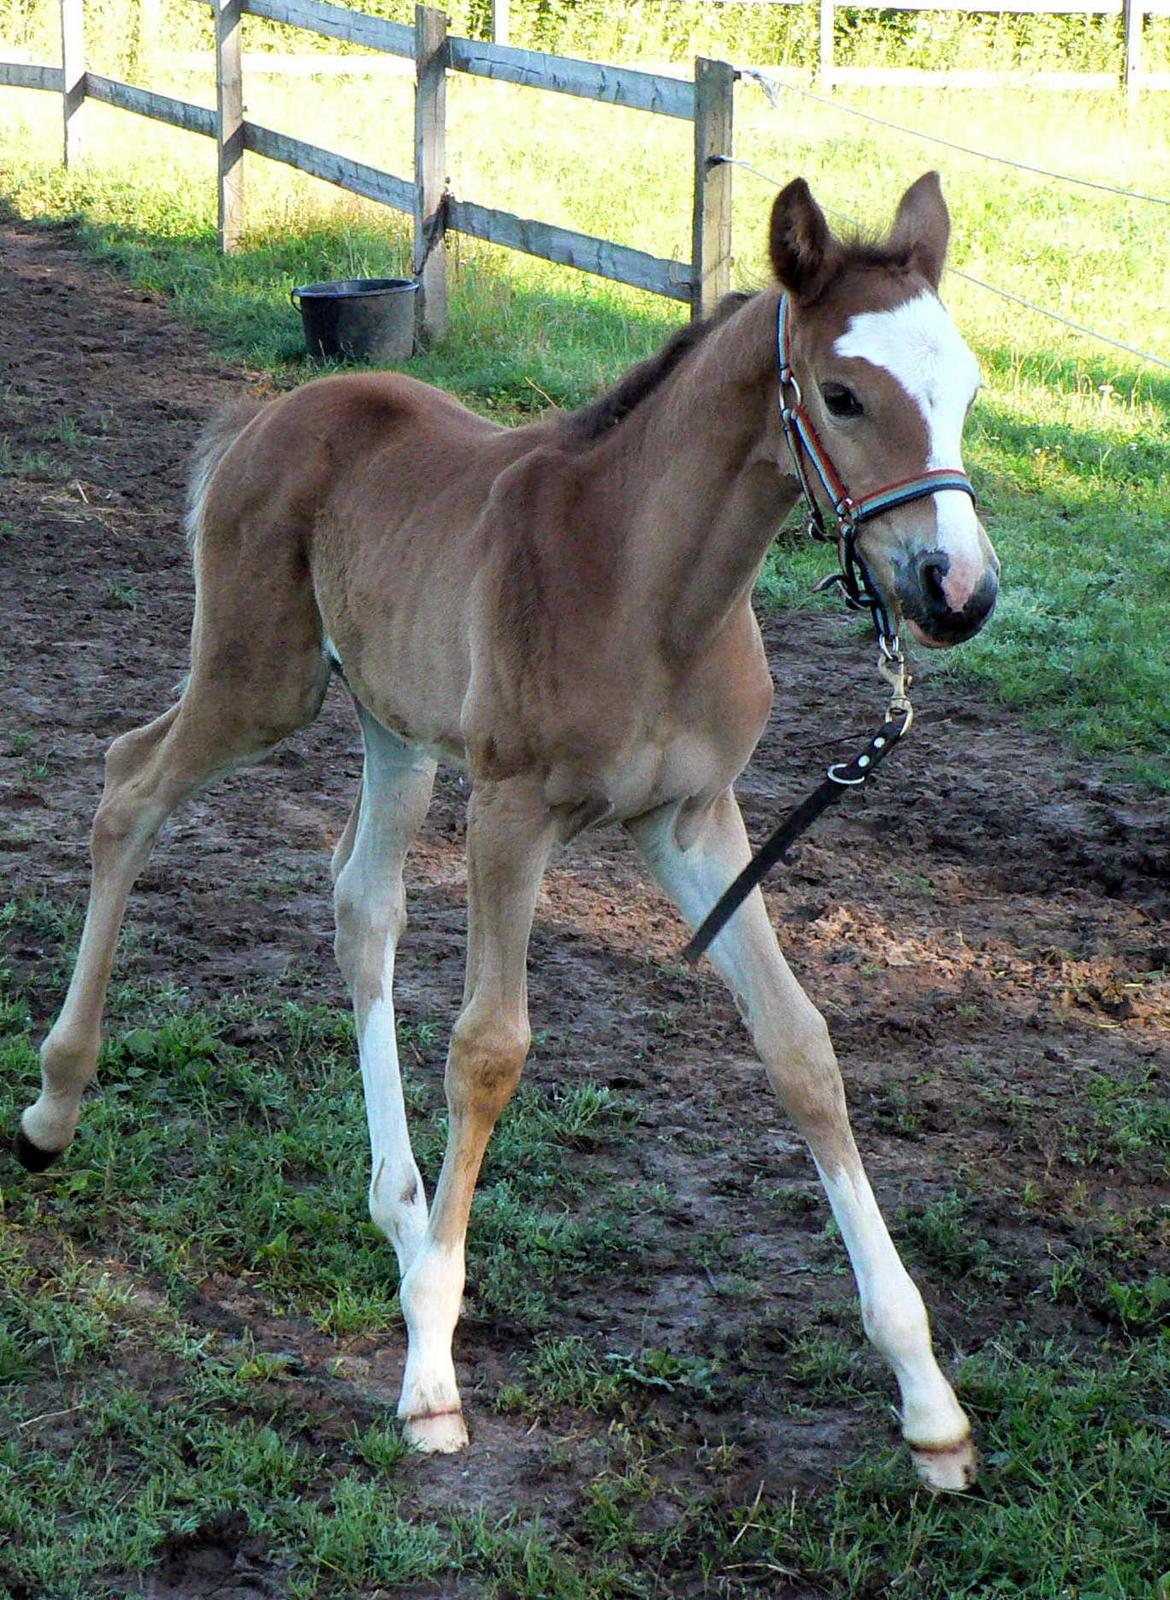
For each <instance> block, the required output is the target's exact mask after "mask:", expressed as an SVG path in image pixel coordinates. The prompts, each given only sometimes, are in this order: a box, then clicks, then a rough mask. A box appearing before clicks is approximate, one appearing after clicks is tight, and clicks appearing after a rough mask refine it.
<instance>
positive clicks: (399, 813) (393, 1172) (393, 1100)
mask: <svg viewBox="0 0 1170 1600" xmlns="http://www.w3.org/2000/svg"><path fill="white" fill-rule="evenodd" d="M358 714H359V716H360V718H361V724H362V736H363V738H364V740H365V747H366V762H365V771H364V773H363V776H362V789H361V793H360V795H359V796H358V799H357V803H356V805H355V807H354V812H353V815H352V816H351V818H350V821H349V824H348V826H347V827H346V830H345V833H344V834H343V835H342V838H341V841H340V842H339V844H338V846H337V849H336V851H335V852H334V856H333V881H334V904H335V908H336V918H337V943H336V949H337V963H338V965H339V966H340V968H341V970H342V973H343V974H344V976H345V980H346V982H347V983H348V984H349V988H350V992H351V994H352V995H353V1009H354V1019H355V1022H356V1024H357V1035H358V1050H359V1054H360V1057H361V1068H362V1084H363V1087H364V1089H365V1095H366V1119H367V1121H368V1123H369V1128H370V1154H371V1158H372V1162H373V1166H372V1174H371V1178H370V1216H371V1217H372V1218H373V1221H374V1223H375V1225H376V1226H377V1227H379V1228H380V1229H381V1230H382V1232H383V1233H384V1234H385V1235H386V1237H387V1238H388V1239H389V1240H390V1243H391V1244H392V1245H393V1246H394V1248H395V1250H396V1251H397V1253H398V1265H399V1269H400V1271H402V1272H403V1273H405V1272H406V1270H407V1268H408V1267H409V1266H410V1264H411V1262H412V1261H413V1260H414V1257H415V1255H416V1254H417V1251H418V1247H419V1244H420V1243H421V1241H422V1237H423V1234H424V1232H425V1230H426V1225H427V1202H426V1195H425V1193H424V1192H423V1184H422V1179H421V1178H420V1176H419V1171H418V1167H417V1166H416V1165H415V1160H414V1153H413V1151H412V1150H411V1148H410V1133H409V1131H408V1129H407V1125H406V1108H405V1105H404V1104H403V1098H402V1077H401V1074H400V1071H399V1066H398V1045H397V1040H396V1038H395V1032H394V1002H393V994H392V990H393V984H394V952H395V949H396V947H397V944H398V941H399V939H400V938H401V936H402V930H403V928H404V927H405V925H406V897H405V895H404V893H403V888H402V862H403V859H404V857H405V855H406V852H407V850H408V849H409V848H410V843H411V840H412V839H413V838H414V836H415V833H416V832H417V831H418V828H419V825H420V824H421V822H422V820H423V818H424V817H425V816H426V813H427V807H428V805H429V804H430V799H431V787H432V785H433V783H434V779H435V763H434V762H433V761H430V760H428V759H427V758H426V757H424V756H422V755H420V754H419V753H418V752H417V751H416V750H414V749H412V748H411V746H409V745H407V744H404V743H403V742H402V740H401V739H397V738H395V736H394V735H393V734H390V733H387V732H386V731H385V729H383V728H382V727H380V726H379V724H378V723H376V722H375V721H374V720H373V718H372V717H370V716H369V714H368V713H367V712H365V711H359V713H358Z"/></svg>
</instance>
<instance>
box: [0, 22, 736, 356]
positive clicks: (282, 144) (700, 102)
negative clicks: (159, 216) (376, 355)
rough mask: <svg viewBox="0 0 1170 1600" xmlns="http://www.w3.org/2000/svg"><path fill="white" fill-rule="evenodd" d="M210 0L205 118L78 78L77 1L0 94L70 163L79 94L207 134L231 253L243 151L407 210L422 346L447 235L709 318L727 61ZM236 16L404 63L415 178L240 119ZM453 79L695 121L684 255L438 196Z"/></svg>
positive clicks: (726, 185)
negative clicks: (49, 51) (30, 108)
mask: <svg viewBox="0 0 1170 1600" xmlns="http://www.w3.org/2000/svg"><path fill="white" fill-rule="evenodd" d="M210 4H211V7H212V11H213V12H214V16H215V61H216V74H215V76H216V109H215V110H214V111H212V110H210V109H209V108H207V107H205V106H198V105H193V104H191V103H190V102H189V101H186V100H177V99H174V98H173V97H172V96H170V95H165V94H159V93H157V92H156V91H155V90H153V89H144V88H139V87H137V86H135V85H133V84H129V83H122V82H119V81H117V80H116V79H113V78H105V77H101V76H99V75H98V74H97V73H94V72H89V71H87V70H86V66H85V46H84V31H83V29H84V19H83V0H61V39H62V52H61V66H60V67H48V66H31V65H27V64H24V63H17V62H0V86H4V85H9V86H11V87H15V88H25V89H46V90H50V91H52V92H54V93H58V94H60V95H61V97H62V103H63V108H64V159H65V163H66V165H67V166H68V165H72V164H73V163H75V162H76V161H77V160H78V159H79V157H80V153H81V116H80V113H81V111H82V108H83V106H84V104H85V101H86V100H87V99H88V100H100V101H102V102H103V103H104V104H106V105H111V106H117V107H119V108H121V109H122V110H123V111H131V112H134V113H136V114H137V115H138V116H142V117H149V118H151V119H153V120H154V121H156V122H165V123H169V124H171V125H172V126H174V127H178V128H184V129H186V130H187V132H189V133H197V134H203V135H204V136H206V137H208V138H212V139H215V141H216V145H217V149H218V155H219V159H218V184H219V240H220V248H221V249H222V250H224V251H225V252H230V251H233V250H236V249H238V248H239V244H240V239H241V236H242V233H243V229H244V181H243V157H244V153H245V151H251V152H252V153H253V154H255V155H261V156H266V157H267V158H268V159H269V160H272V161H281V162H284V163H286V164H287V165H288V166H291V167H296V168H297V170H298V171H300V172H306V173H308V174H309V175H310V176H312V177H314V178H320V179H322V180H324V181H325V182H326V183H333V184H336V185H337V186H338V187H339V188H342V189H346V190H348V191H349V192H350V193H352V194H358V195H363V196H364V197H365V198H367V199H369V200H375V201H378V202H379V203H380V204H382V205H386V206H392V207H393V208H394V209H395V210H397V211H403V212H406V213H407V214H409V215H412V216H413V218H414V270H415V273H416V275H417V276H418V277H419V279H420V282H421V293H420V294H419V295H418V296H417V297H416V299H417V301H418V308H419V311H418V314H419V329H420V333H421V334H422V335H423V336H424V337H426V338H435V337H440V336H441V335H442V334H443V333H444V331H445V329H446V321H447V257H446V247H445V236H446V234H447V233H448V232H450V231H452V230H453V231H455V232H459V233H466V234H470V235H471V236H472V237H474V238H477V239H486V240H488V241H489V242H490V243H492V244H498V245H503V246H505V247H506V248H508V249H510V250H520V251H523V252H524V253H525V254H527V255H532V256H539V257H541V258H542V259H543V260H545V261H555V262H558V263H560V264H562V265H564V266H570V267H576V268H578V269H579V270H581V271H582V272H591V273H595V274H597V275H598V276H600V277H603V278H608V279H610V280H612V281H613V282H615V283H625V284H631V285H633V286H634V287H635V288H638V289H645V290H648V291H649V292H650V293H651V294H659V295H665V296H667V297H668V298H669V299H672V300H682V301H684V302H686V303H687V304H688V305H690V307H691V310H692V315H694V316H705V315H707V314H708V313H709V312H710V311H711V310H712V309H713V307H714V305H715V304H716V302H717V301H718V300H719V298H720V297H721V296H722V295H724V294H726V293H727V291H728V289H729V288H730V286H731V171H732V169H731V167H730V166H728V165H727V164H726V163H721V162H715V161H713V160H712V159H711V158H712V157H713V156H717V155H730V154H731V153H732V144H731V141H732V105H733V91H734V84H735V79H736V76H737V74H736V72H735V70H734V68H732V67H731V66H729V65H728V64H727V63H726V62H724V61H707V60H699V61H697V62H696V63H695V76H694V80H693V82H692V81H689V80H687V79H684V78H670V77H665V76H662V75H659V74H657V73H650V72H637V71H634V70H632V69H629V68H625V67H609V66H600V65H597V64H595V63H593V62H589V61H575V60H572V59H569V58H568V57H563V56H552V55H544V54H542V53H540V52H538V51H534V50H516V49H512V48H511V47H509V46H507V45H501V44H493V43H485V42H481V41H477V40H473V39H461V38H457V37H454V36H452V35H449V34H448V33H447V19H446V17H445V16H444V15H443V13H442V12H441V11H436V10H434V9H432V8H431V7H428V6H421V5H420V6H417V7H416V10H415V23H414V27H413V28H412V27H410V26H408V25H407V24H405V23H396V22H387V21H385V20H383V19H382V18H380V17H373V16H368V15H366V14H365V13H363V12H360V11H351V10H349V9H348V8H347V7H345V6H341V5H334V4H331V3H330V0H210ZM245 14H249V15H251V16H255V17H266V18H268V19H269V20H271V21H273V22H283V23H287V24H290V25H291V26H293V27H297V28H304V29H307V30H309V31H310V32H313V33H316V34H321V35H324V36H325V37H327V38H332V39H344V40H346V41H347V42H349V43H352V44H357V45H361V46H363V47H364V48H366V49H368V50H374V51H381V52H384V53H386V54H389V55H395V56H404V57H409V58H412V59H413V61H414V64H415V90H414V103H415V116H414V127H415V156H414V176H413V179H407V178H402V177H395V176H394V175H393V174H391V173H388V172H382V171H380V170H379V169H378V168H376V167H370V166H366V165H365V164H364V163H362V162H360V161H354V160H352V159H351V158H350V157H348V156H342V155H338V154H336V153H334V152H333V151H329V150H323V149H321V148H320V147H319V146H317V145H312V144H307V143H305V142H304V141H303V140H301V139H295V138H292V137H290V136H289V135H288V134H283V133H277V132H275V131H273V130H272V129H270V128H265V127H262V126H260V124H258V123H255V122H251V121H249V120H248V118H247V117H246V116H245V115H244V88H243V71H242V61H241V49H240V39H241V19H242V17H243V16H244V15H245ZM448 72H466V73H470V74H472V75H474V76H476V77H481V78H494V79H496V80H498V81H500V82H504V83H515V84H522V85H524V86H525V87H528V88H535V89H546V90H549V91H551V92H554V93H557V94H569V95H577V96H580V97H582V98H584V99H587V100H597V101H602V102H605V103H607V104H610V105H618V106H627V107H631V108H633V109H636V110H639V111H644V112H647V113H651V114H655V115H658V116H666V117H675V118H679V119H681V120H682V121H685V122H691V123H693V125H694V208H693V224H692V259H691V260H690V261H667V260H663V259H661V258H659V257H657V256H652V255H648V254H647V253H646V252H644V251H641V250H633V249H630V248H629V247H627V246H626V245H621V244H614V243H612V242H611V241H610V240H607V239H595V238H593V237H591V236H590V235H588V234H583V233H575V232H573V231H572V230H570V229H568V228H560V227H555V226H553V225H552V224H550V223H547V222H538V221H533V220H531V219H528V218H525V217H518V216H514V215H513V214H512V213H510V212H507V211H498V210H496V209H494V208H493V207H491V206H485V205H479V204H477V203H476V202H475V201H472V200H466V199H462V198H458V197H456V196H454V195H452V194H449V193H448V192H447V191H446V189H445V187H444V182H445V179H444V174H445V171H446V128H445V123H446V82H447V74H448Z"/></svg>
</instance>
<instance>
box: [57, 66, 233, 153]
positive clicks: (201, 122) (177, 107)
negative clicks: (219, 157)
mask: <svg viewBox="0 0 1170 1600" xmlns="http://www.w3.org/2000/svg"><path fill="white" fill-rule="evenodd" d="M85 92H86V94H87V95H88V97H89V98H90V99H91V100H101V101H103V102H104V103H105V104H106V105H108V106H117V107H118V108H119V110H121V111H133V112H134V114H135V116H139V117H150V118H151V119H152V121H154V122H169V123H170V124H171V126H172V127H175V128H186V130H187V132H188V133H202V134H205V135H206V136H207V137H208V138H209V139H214V138H215V112H214V111H212V110H211V109H210V108H209V107H207V106H195V105H192V104H191V102H190V101H189V100H174V99H172V98H171V96H170V95H169V94H156V93H155V91H154V90H153V89H139V88H137V87H136V86H135V85H134V84H132V83H119V82H118V80H117V79H116V78H102V77H99V76H98V74H97V73H96V72H87V73H86V75H85Z"/></svg>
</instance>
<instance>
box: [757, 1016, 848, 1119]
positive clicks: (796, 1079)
mask: <svg viewBox="0 0 1170 1600" xmlns="http://www.w3.org/2000/svg"><path fill="white" fill-rule="evenodd" d="M758 1043H759V1045H760V1047H761V1052H760V1053H761V1054H762V1055H763V1057H764V1062H765V1065H766V1066H767V1069H768V1076H769V1078H770V1079H771V1082H772V1087H773V1088H774V1089H775V1090H776V1093H777V1094H778V1095H779V1097H780V1099H781V1101H782V1102H783V1104H784V1108H785V1110H786V1111H787V1112H788V1115H789V1116H790V1117H791V1118H792V1120H793V1122H794V1123H795V1125H796V1128H797V1130H798V1131H799V1132H800V1134H801V1135H802V1136H803V1137H804V1138H805V1139H807V1140H808V1142H809V1143H810V1144H811V1145H813V1146H814V1148H815V1147H817V1146H824V1145H825V1144H827V1143H831V1141H832V1140H833V1138H834V1137H835V1136H836V1135H837V1134H838V1133H839V1132H840V1131H841V1129H842V1128H843V1127H845V1126H847V1120H846V1119H847V1112H846V1108H845V1090H844V1087H843V1086H842V1083H841V1070H840V1068H839V1067H838V1065H837V1052H836V1051H835V1050H834V1049H833V1042H832V1040H831V1039H830V1038H829V1029H828V1026H827V1024H826V1022H825V1019H824V1018H823V1017H822V1016H821V1014H820V1012H819V1011H817V1010H816V1009H815V1008H814V1007H813V1006H811V1005H810V1006H809V1008H808V1011H807V1013H805V1014H803V1015H802V1016H801V1017H800V1018H799V1019H798V1021H797V1022H796V1023H795V1024H794V1025H790V1029H789V1032H788V1036H787V1038H786V1039H785V1040H784V1041H783V1044H782V1045H780V1046H779V1047H778V1046H777V1043H776V1041H775V1040H770V1041H767V1045H768V1048H767V1049H766V1050H765V1049H764V1048H763V1046H764V1044H765V1041H763V1040H760V1041H758Z"/></svg>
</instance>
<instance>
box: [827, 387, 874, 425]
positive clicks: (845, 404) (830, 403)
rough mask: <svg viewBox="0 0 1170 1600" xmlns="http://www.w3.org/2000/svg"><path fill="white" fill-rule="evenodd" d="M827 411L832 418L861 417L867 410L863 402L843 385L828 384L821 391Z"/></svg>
mask: <svg viewBox="0 0 1170 1600" xmlns="http://www.w3.org/2000/svg"><path fill="white" fill-rule="evenodd" d="M821 398H822V399H823V400H824V402H825V410H826V411H827V412H828V413H829V415H830V416H831V417H859V416H860V415H861V413H862V412H863V411H864V410H865V407H864V406H863V405H862V403H861V401H860V400H859V399H858V398H857V396H856V395H855V394H854V393H853V390H852V389H847V388H846V387H845V385H844V384H843V383H826V384H825V387H824V388H823V389H822V390H821Z"/></svg>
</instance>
